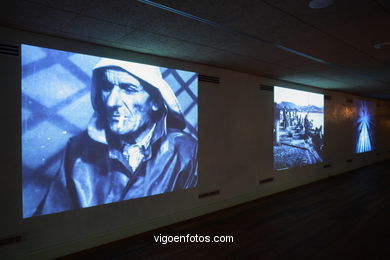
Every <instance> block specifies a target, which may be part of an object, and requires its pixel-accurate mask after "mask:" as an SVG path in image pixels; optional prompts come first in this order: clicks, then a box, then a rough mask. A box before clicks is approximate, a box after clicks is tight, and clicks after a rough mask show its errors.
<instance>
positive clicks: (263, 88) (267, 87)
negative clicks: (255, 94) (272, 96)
mask: <svg viewBox="0 0 390 260" xmlns="http://www.w3.org/2000/svg"><path fill="white" fill-rule="evenodd" d="M260 90H265V91H272V92H273V91H274V87H273V86H267V85H262V84H261V85H260Z"/></svg>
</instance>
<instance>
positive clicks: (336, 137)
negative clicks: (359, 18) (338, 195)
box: [0, 28, 390, 259]
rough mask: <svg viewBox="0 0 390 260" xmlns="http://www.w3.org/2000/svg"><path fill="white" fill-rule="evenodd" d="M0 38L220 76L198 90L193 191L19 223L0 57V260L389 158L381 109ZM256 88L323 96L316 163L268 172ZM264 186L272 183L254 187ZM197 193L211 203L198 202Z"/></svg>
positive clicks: (263, 96) (252, 80)
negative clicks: (368, 123) (368, 132)
mask: <svg viewBox="0 0 390 260" xmlns="http://www.w3.org/2000/svg"><path fill="white" fill-rule="evenodd" d="M0 32H1V35H3V37H2V38H3V39H7V40H2V43H3V44H8V45H11V46H19V47H20V44H21V43H24V44H29V45H35V46H42V47H46V48H52V49H59V50H65V51H69V52H77V53H85V54H88V55H93V56H104V57H110V58H114V59H121V60H127V61H133V62H138V63H145V64H151V65H155V66H161V67H168V68H176V69H179V70H185V71H194V72H197V73H198V74H202V75H209V76H215V77H219V78H220V83H219V84H214V83H207V82H201V81H200V82H199V95H198V108H199V117H198V118H199V128H198V130H199V132H198V138H199V156H198V158H199V168H198V173H199V181H198V186H197V187H195V188H191V189H188V190H178V191H174V192H170V193H165V194H159V195H155V196H150V197H144V198H137V199H131V200H126V201H120V202H116V203H111V204H106V205H99V206H95V207H89V208H84V209H77V210H72V211H67V212H61V213H56V214H50V215H44V216H37V217H31V218H27V219H23V210H22V209H23V208H22V201H23V200H22V162H21V154H22V153H21V138H20V133H21V129H22V128H21V118H20V115H21V111H20V107H21V82H20V76H21V68H20V57H18V56H12V55H3V54H2V58H1V60H0V66H1V70H0V74H1V79H2V85H3V86H4V88H3V91H4V92H3V95H2V97H3V102H2V105H3V107H2V112H3V118H4V122H7V126H6V127H5V135H4V136H5V137H4V141H5V142H6V143H5V144H4V145H3V148H2V149H3V153H2V155H3V158H2V159H3V163H2V164H1V172H2V174H1V175H0V176H1V177H0V198H1V203H2V206H3V209H5V210H3V211H2V214H1V222H0V225H1V226H0V239H2V240H3V239H9V240H7V241H17V242H15V243H9V244H5V245H1V246H0V258H4V259H10V258H24V259H29V258H34V257H35V258H39V259H42V258H54V257H58V256H62V255H66V254H70V253H73V252H77V251H80V250H83V249H86V248H91V247H95V246H98V245H101V244H105V243H108V242H111V241H114V240H118V239H121V238H125V237H128V236H131V235H135V234H138V233H141V232H145V231H148V230H152V229H156V228H158V227H162V226H166V225H169V224H172V223H176V222H179V221H182V220H186V219H190V218H194V217H196V216H200V215H204V214H206V213H210V212H213V211H217V210H220V209H223V208H226V207H229V206H233V205H237V204H240V203H243V202H246V201H249V200H253V199H256V198H260V197H263V196H266V195H269V194H273V193H276V192H280V191H283V190H286V189H290V188H293V187H297V186H300V185H304V184H307V183H310V182H313V181H317V180H320V179H323V178H327V177H329V176H331V175H336V174H340V173H343V172H346V171H349V170H352V169H356V168H359V167H362V166H364V165H368V164H372V163H375V162H378V161H382V160H385V159H388V158H390V156H389V155H390V152H389V151H390V136H389V135H388V133H389V131H390V102H388V101H381V100H374V99H364V98H361V97H359V98H358V97H356V96H354V95H350V94H345V93H341V92H335V91H324V90H320V89H315V88H309V87H304V86H300V85H294V84H291V83H286V82H281V81H276V80H272V79H267V78H263V77H260V76H254V75H250V74H244V73H238V72H234V71H230V70H223V69H218V68H213V67H209V66H205V65H199V64H193V63H189V62H181V61H177V60H173V59H168V58H161V57H154V56H149V55H143V54H138V53H133V52H127V51H123V50H117V49H113V48H108V47H102V46H97V45H93V44H89V43H82V42H76V41H72V40H65V39H58V38H52V37H48V36H44V35H38V34H33V33H28V32H22V31H16V30H12V29H7V28H0ZM260 84H263V85H268V86H281V87H285V88H294V89H299V90H303V91H309V92H313V93H319V94H325V95H329V96H331V98H330V99H325V101H324V130H325V136H324V150H323V162H320V163H316V164H311V165H306V166H303V167H294V168H290V169H286V170H284V171H282V172H280V171H275V170H274V165H273V145H274V143H273V137H274V133H273V128H274V126H275V125H274V95H273V94H274V93H273V92H272V91H268V90H262V89H260V88H259V85H260ZM354 99H363V100H367V101H370V102H373V103H374V104H376V121H375V122H376V123H375V125H376V137H375V144H376V145H375V146H374V147H375V148H374V150H373V151H372V152H366V153H360V154H355V153H354V151H353V149H352V148H353V146H354V144H353V143H354V134H353V129H354V128H353V121H354V120H355V115H356V108H355V105H354V103H353V100H354ZM37 149H38V147H37ZM34 152H35V151H34V149H32V150H31V153H34ZM324 166H326V167H324ZM268 178H273V181H272V182H266V183H264V184H259V183H262V182H261V181H262V180H264V179H268ZM206 193H212V194H214V196H202V194H206ZM226 232H228V231H226ZM12 238H18V239H16V240H12ZM237 239H238V240H241V239H245V238H239V237H238V238H237Z"/></svg>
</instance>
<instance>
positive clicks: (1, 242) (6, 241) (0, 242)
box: [0, 235, 22, 246]
mask: <svg viewBox="0 0 390 260" xmlns="http://www.w3.org/2000/svg"><path fill="white" fill-rule="evenodd" d="M20 241H22V235H16V236H11V237H2V238H0V246H5V245H10V244H15V243H18V242H20Z"/></svg>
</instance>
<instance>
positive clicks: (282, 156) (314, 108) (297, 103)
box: [274, 87, 324, 170]
mask: <svg viewBox="0 0 390 260" xmlns="http://www.w3.org/2000/svg"><path fill="white" fill-rule="evenodd" d="M323 149H324V96H323V95H321V94H316V93H310V92H306V91H299V90H294V89H288V88H281V87H274V169H275V170H284V169H289V168H293V167H301V166H305V165H309V164H315V163H321V162H323Z"/></svg>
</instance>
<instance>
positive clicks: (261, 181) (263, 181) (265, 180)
mask: <svg viewBox="0 0 390 260" xmlns="http://www.w3.org/2000/svg"><path fill="white" fill-rule="evenodd" d="M273 181H274V178H272V177H271V178H267V179H262V180H260V181H259V184H264V183H267V182H273Z"/></svg>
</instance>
